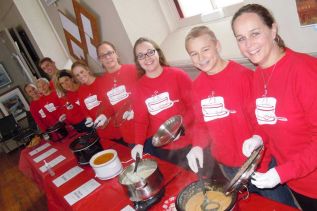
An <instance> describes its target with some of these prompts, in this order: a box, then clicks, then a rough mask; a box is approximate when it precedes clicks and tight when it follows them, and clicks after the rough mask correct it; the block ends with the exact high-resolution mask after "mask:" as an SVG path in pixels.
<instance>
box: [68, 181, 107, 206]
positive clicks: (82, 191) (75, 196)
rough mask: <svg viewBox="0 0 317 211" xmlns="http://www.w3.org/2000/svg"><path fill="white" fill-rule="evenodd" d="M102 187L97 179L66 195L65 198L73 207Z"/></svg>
mask: <svg viewBox="0 0 317 211" xmlns="http://www.w3.org/2000/svg"><path fill="white" fill-rule="evenodd" d="M100 185H101V184H100V183H99V182H97V181H96V180H95V179H91V180H89V181H88V182H86V183H84V184H83V185H81V186H80V187H79V188H77V189H75V190H74V191H72V192H70V193H69V194H67V195H65V196H64V198H65V200H66V201H67V202H68V204H69V205H73V204H75V203H76V202H78V201H79V200H81V199H82V198H84V197H85V196H87V195H88V194H89V193H91V192H93V191H94V190H95V189H96V188H98V187H99V186H100Z"/></svg>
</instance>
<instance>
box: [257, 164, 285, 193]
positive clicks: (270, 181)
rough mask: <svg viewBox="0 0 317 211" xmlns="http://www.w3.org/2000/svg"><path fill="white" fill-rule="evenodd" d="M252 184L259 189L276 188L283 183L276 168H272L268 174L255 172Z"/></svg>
mask: <svg viewBox="0 0 317 211" xmlns="http://www.w3.org/2000/svg"><path fill="white" fill-rule="evenodd" d="M251 183H252V184H253V185H255V186H256V187H258V188H261V189H262V188H274V187H275V186H277V185H278V184H280V183H281V178H280V176H279V175H278V173H277V171H276V170H275V168H271V169H270V170H268V171H267V172H266V173H260V172H255V173H254V175H253V176H251Z"/></svg>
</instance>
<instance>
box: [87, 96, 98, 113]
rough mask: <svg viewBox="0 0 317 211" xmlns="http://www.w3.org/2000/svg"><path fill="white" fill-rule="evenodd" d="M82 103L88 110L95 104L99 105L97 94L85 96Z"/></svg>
mask: <svg viewBox="0 0 317 211" xmlns="http://www.w3.org/2000/svg"><path fill="white" fill-rule="evenodd" d="M84 103H85V105H86V108H87V109H88V110H91V109H93V108H95V107H96V106H99V105H100V101H99V100H98V98H97V95H91V96H89V97H86V98H85V100H84Z"/></svg>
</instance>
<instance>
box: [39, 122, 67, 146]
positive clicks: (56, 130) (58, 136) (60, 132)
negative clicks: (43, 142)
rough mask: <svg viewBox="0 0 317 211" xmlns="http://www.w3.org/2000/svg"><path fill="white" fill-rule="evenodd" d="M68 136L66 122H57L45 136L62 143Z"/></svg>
mask: <svg viewBox="0 0 317 211" xmlns="http://www.w3.org/2000/svg"><path fill="white" fill-rule="evenodd" d="M67 135H68V131H67V130H66V127H65V123H64V122H57V123H56V124H55V125H54V126H52V127H49V128H48V129H47V130H46V132H45V133H44V134H43V136H48V140H50V141H53V142H56V141H60V140H62V139H63V138H65V137H66V136H67Z"/></svg>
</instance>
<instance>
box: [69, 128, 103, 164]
mask: <svg viewBox="0 0 317 211" xmlns="http://www.w3.org/2000/svg"><path fill="white" fill-rule="evenodd" d="M99 140H100V138H99V137H98V135H97V134H96V133H87V134H84V135H82V136H79V137H78V138H76V139H75V140H74V141H73V142H72V143H71V144H70V145H69V148H70V149H71V151H72V152H73V153H74V155H75V157H76V158H77V161H78V163H79V164H80V165H86V164H89V161H90V158H91V157H92V156H93V155H94V154H96V153H97V152H100V151H102V150H103V148H102V146H101V144H100V143H99Z"/></svg>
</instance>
